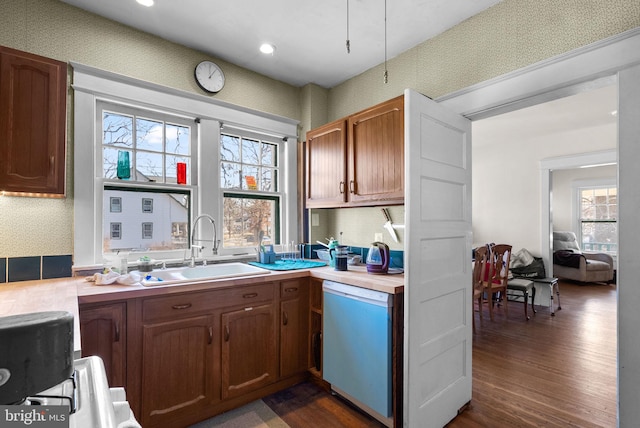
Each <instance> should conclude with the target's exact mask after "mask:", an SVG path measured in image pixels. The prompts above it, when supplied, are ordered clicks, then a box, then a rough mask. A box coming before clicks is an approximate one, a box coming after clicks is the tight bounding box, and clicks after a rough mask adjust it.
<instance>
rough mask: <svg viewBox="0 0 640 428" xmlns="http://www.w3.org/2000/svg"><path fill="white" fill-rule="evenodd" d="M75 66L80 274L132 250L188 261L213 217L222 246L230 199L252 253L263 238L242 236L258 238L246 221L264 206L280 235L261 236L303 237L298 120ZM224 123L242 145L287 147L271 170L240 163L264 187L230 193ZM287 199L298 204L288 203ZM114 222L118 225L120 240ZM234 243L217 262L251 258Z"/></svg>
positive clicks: (245, 185)
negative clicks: (145, 226) (148, 228)
mask: <svg viewBox="0 0 640 428" xmlns="http://www.w3.org/2000/svg"><path fill="white" fill-rule="evenodd" d="M72 67H73V82H74V83H73V89H74V103H73V105H74V113H73V114H74V130H73V132H74V136H75V140H76V142H77V144H75V145H74V158H75V160H76V161H75V162H74V172H73V173H74V177H75V179H74V184H73V185H74V197H75V203H74V218H75V221H74V231H75V233H74V266H75V267H79V268H82V267H89V266H91V267H93V266H101V265H102V264H103V262H104V259H105V253H108V252H112V251H127V250H131V249H137V250H138V251H140V250H144V252H145V253H147V254H145V255H150V256H151V257H153V258H155V259H161V260H166V261H171V262H178V263H179V262H182V261H184V257H185V254H186V255H187V256H188V254H189V251H188V248H189V238H190V236H191V233H192V232H193V231H192V230H191V225H192V222H193V220H194V219H195V218H196V216H198V215H201V214H209V215H211V216H212V218H213V219H214V220H215V224H216V226H217V233H218V239H220V240H222V239H223V229H224V228H223V223H224V221H223V217H224V214H223V210H224V209H223V204H224V200H225V199H226V201H227V202H228V205H232V204H235V205H240V207H239V208H238V209H236V212H239V213H240V216H239V217H236V219H235V220H234V222H233V223H234V224H235V225H236V226H237V225H243V226H242V227H243V228H242V227H241V229H240V231H241V232H242V231H245V232H244V233H241V234H240V235H239V236H240V239H239V240H240V241H243V242H244V243H245V245H247V246H248V243H249V242H250V241H251V240H252V239H254V238H250V237H249V236H246V237H245V236H243V235H246V234H250V233H252V232H251V231H250V229H251V226H250V225H249V223H248V222H247V218H248V217H247V213H250V212H252V211H255V209H256V207H255V205H256V203H260V202H262V201H263V200H266V201H268V204H269V205H270V207H269V208H268V211H269V212H268V214H267V216H266V218H268V222H269V224H272V223H271V222H272V219H276V220H275V221H277V222H278V223H277V224H279V225H280V226H279V228H280V230H279V231H278V230H277V228H276V227H274V226H266V225H265V226H264V227H262V228H261V229H263V230H264V232H263V233H262V236H263V237H264V236H265V235H267V234H269V235H270V236H269V237H270V238H272V242H278V241H281V240H285V241H286V240H287V239H289V238H291V237H293V236H296V235H297V231H298V224H297V222H298V216H297V209H296V198H295V195H297V182H296V171H297V167H296V162H297V138H295V136H296V135H297V123H298V122H297V121H295V120H291V119H287V118H283V117H280V116H276V115H272V114H269V113H264V112H260V111H254V110H252V109H250V108H246V107H241V106H234V105H232V104H229V103H228V102H222V101H218V100H216V99H211V98H206V97H202V96H201V95H199V94H193V93H191V92H187V91H181V90H177V89H173V88H167V87H164V86H161V85H157V84H154V83H151V82H146V81H141V80H138V79H134V78H130V77H127V76H122V75H118V74H115V73H110V72H108V71H105V70H99V69H95V68H93V67H88V66H85V65H82V64H78V63H72ZM223 122H224V131H225V133H226V134H228V135H233V136H238V132H236V131H238V130H239V129H242V131H243V132H241V133H240V134H242V135H240V136H241V137H242V138H248V139H253V140H257V141H264V142H265V143H275V144H277V145H278V148H277V154H275V156H276V158H275V162H277V163H276V164H274V165H272V166H270V164H269V163H268V162H266V161H263V160H261V161H260V162H251V161H244V160H241V161H240V162H239V165H240V167H241V168H242V169H243V170H247V168H249V170H247V171H248V172H247V174H245V175H246V176H252V177H255V179H256V184H255V185H256V187H255V188H254V187H253V184H252V182H251V179H249V181H247V179H246V177H243V178H242V180H243V182H242V183H241V184H240V185H237V186H236V185H228V186H227V187H224V188H223V187H222V186H221V183H220V180H221V173H220V170H219V168H220V166H221V163H220V162H221V160H220V158H221V150H220V144H221V140H220V134H221V129H222V125H221V124H222V123H223ZM244 131H247V132H248V133H245V132H244ZM252 132H253V133H259V135H250V134H251V133H252ZM262 134H266V136H265V135H262ZM187 135H188V137H189V138H186V137H187ZM272 140H273V141H272ZM187 141H188V143H187ZM287 141H288V142H287ZM245 155H246V153H245ZM199 160H200V161H201V162H199ZM200 164H201V165H202V167H200V168H199V165H200ZM118 166H120V168H118ZM250 167H254V168H257V170H255V172H253V171H252V170H250ZM118 170H120V171H118ZM270 175H271V176H270ZM238 177H239V176H238ZM249 186H251V187H249ZM273 186H277V187H273ZM285 191H286V192H287V193H290V194H291V195H292V197H291V198H285V197H284V196H283V195H284V194H285ZM112 197H113V198H119V200H120V207H121V208H120V211H121V212H115V211H117V209H116V210H114V212H112V210H111V209H110V207H111V198H112ZM142 198H149V199H153V208H152V211H153V212H144V213H143V212H142V211H143V209H144V210H145V211H146V210H147V209H146V208H142V207H143V205H142V203H143V202H142ZM289 199H291V200H289ZM266 211H267V210H266V209H261V210H260V212H266ZM243 222H244V223H243ZM260 222H261V223H262V224H265V223H264V221H263V220H260ZM112 223H119V226H114V230H113V232H114V235H113V236H114V239H112V238H111V237H112V233H111V232H112V230H111V224H112ZM142 223H152V224H153V227H152V229H153V230H152V232H151V234H152V238H151V239H143V238H142V230H141V228H142ZM197 229H198V230H197V231H196V235H198V238H199V239H203V240H205V241H204V242H206V240H209V239H211V236H210V233H211V228H208V227H198V228H197ZM274 229H276V230H275V231H274ZM246 230H249V232H246ZM258 234H259V232H258ZM280 235H282V238H281V237H280ZM116 236H119V237H120V239H117V238H116ZM147 236H148V235H147ZM226 244H227V245H226V246H225V247H224V248H222V246H220V249H219V251H218V254H220V255H226V256H231V255H235V254H239V253H242V254H246V253H248V251H247V250H244V251H238V250H237V249H235V248H234V247H233V246H232V245H230V244H233V242H231V241H228V242H226ZM240 245H243V244H242V242H241V244H240ZM205 246H206V244H205ZM207 247H208V248H205V249H204V250H203V251H202V252H200V255H201V256H202V257H211V256H213V252H212V248H211V247H212V246H211V245H209V246H207ZM151 252H153V254H149V253H151ZM252 252H253V251H252ZM135 254H136V256H142V255H143V254H144V253H139V252H137V253H135Z"/></svg>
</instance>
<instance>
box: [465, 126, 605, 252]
mask: <svg viewBox="0 0 640 428" xmlns="http://www.w3.org/2000/svg"><path fill="white" fill-rule="evenodd" d="M495 119H496V118H495V117H494V118H490V119H485V120H480V121H475V122H473V150H472V153H473V201H472V203H473V234H474V238H473V242H474V244H483V243H486V242H496V243H508V244H511V245H513V247H514V250H515V251H517V250H519V249H520V248H526V249H528V250H529V251H531V252H532V253H533V254H535V255H541V249H540V234H541V231H540V160H542V159H546V158H551V157H558V156H566V155H571V154H578V153H588V152H597V151H602V150H610V149H615V148H616V144H617V143H616V141H617V131H616V126H615V125H603V126H596V127H591V128H586V129H579V130H573V131H569V132H560V133H551V134H548V135H545V136H543V137H534V138H532V137H528V136H527V134H526V133H521V135H517V136H516V135H510V136H506V135H502V136H500V137H494V136H495V135H497V134H496V133H495V132H494V131H495V130H494V129H492V127H493V126H494V120H495ZM495 123H497V121H495Z"/></svg>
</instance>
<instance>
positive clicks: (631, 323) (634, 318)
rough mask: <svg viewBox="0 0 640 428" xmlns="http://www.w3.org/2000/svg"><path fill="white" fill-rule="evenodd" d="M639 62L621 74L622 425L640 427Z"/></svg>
mask: <svg viewBox="0 0 640 428" xmlns="http://www.w3.org/2000/svg"><path fill="white" fill-rule="evenodd" d="M638 159H640V65H636V66H633V67H630V68H627V69H625V70H622V71H620V72H619V73H618V198H619V204H618V403H619V404H618V426H619V427H633V426H638V420H640V406H638V384H639V382H640V371H639V370H638V367H640V340H638V322H639V319H640V316H639V315H638V301H640V287H638V278H639V277H640V263H638V242H640V227H638V211H640V192H639V191H638V182H639V181H640V172H639V170H638Z"/></svg>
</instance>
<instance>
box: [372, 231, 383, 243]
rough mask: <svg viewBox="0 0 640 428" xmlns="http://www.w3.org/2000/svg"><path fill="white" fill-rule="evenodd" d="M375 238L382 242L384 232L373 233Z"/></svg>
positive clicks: (376, 240)
mask: <svg viewBox="0 0 640 428" xmlns="http://www.w3.org/2000/svg"><path fill="white" fill-rule="evenodd" d="M373 240H374V241H375V242H382V233H374V234H373Z"/></svg>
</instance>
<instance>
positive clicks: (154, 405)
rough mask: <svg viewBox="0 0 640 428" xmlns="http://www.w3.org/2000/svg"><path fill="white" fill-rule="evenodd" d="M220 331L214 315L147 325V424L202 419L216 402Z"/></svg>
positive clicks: (144, 349)
mask: <svg viewBox="0 0 640 428" xmlns="http://www.w3.org/2000/svg"><path fill="white" fill-rule="evenodd" d="M214 331H215V320H214V317H213V316H212V315H202V316H196V317H191V318H185V319H180V320H177V321H170V322H163V323H157V324H149V325H144V327H143V336H142V409H141V413H142V418H141V419H142V420H141V422H142V426H144V427H154V426H159V427H160V426H162V427H166V426H173V425H172V424H173V423H174V422H173V421H180V422H181V423H184V422H187V423H189V422H188V421H190V420H191V421H192V422H196V421H198V420H199V418H197V417H195V418H194V417H193V415H197V414H198V412H199V411H203V410H205V409H206V408H207V407H208V406H210V405H211V404H212V403H213V402H214V401H215V395H214V391H215V386H216V385H217V384H219V380H218V379H216V376H215V375H214V365H215V360H214V355H215V354H214ZM183 421H184V422H183Z"/></svg>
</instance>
